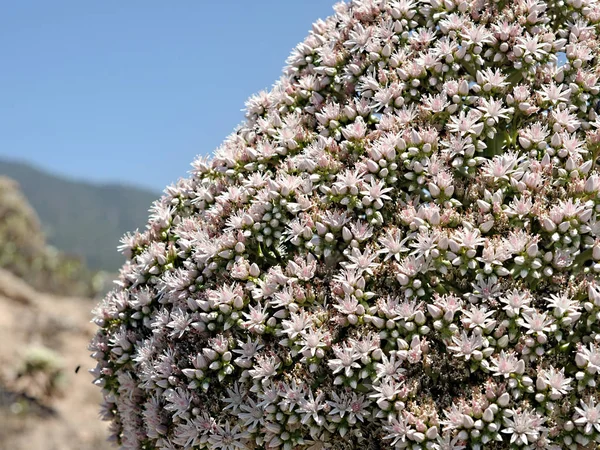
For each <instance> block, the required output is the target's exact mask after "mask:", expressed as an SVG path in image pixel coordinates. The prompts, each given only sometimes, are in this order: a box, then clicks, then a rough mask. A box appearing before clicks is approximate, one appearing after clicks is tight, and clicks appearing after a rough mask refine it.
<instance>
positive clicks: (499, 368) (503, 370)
mask: <svg viewBox="0 0 600 450" xmlns="http://www.w3.org/2000/svg"><path fill="white" fill-rule="evenodd" d="M491 364H492V366H491V370H492V371H493V372H494V375H495V376H504V378H508V377H509V376H510V375H511V374H513V373H517V374H523V372H524V371H525V361H523V360H522V359H518V358H517V356H516V353H515V352H508V353H506V352H504V350H502V351H500V355H498V356H497V357H495V358H491Z"/></svg>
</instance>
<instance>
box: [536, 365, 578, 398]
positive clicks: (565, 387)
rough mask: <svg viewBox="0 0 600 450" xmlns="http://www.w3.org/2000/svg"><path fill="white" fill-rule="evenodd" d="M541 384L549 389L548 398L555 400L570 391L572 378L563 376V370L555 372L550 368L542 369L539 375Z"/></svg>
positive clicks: (553, 368)
mask: <svg viewBox="0 0 600 450" xmlns="http://www.w3.org/2000/svg"><path fill="white" fill-rule="evenodd" d="M539 377H540V379H541V382H543V384H545V385H546V386H548V387H550V389H551V392H550V398H552V399H553V400H557V399H558V398H560V397H561V396H563V395H565V394H566V393H567V392H569V391H572V390H573V388H572V387H571V381H573V379H572V378H567V377H566V376H565V368H564V367H563V368H562V369H560V370H557V369H556V368H555V367H552V366H550V367H549V368H548V369H542V370H541V371H540V375H539Z"/></svg>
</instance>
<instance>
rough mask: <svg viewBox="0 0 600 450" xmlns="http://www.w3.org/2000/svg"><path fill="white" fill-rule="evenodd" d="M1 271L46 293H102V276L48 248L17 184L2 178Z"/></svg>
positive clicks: (33, 213)
mask: <svg viewBox="0 0 600 450" xmlns="http://www.w3.org/2000/svg"><path fill="white" fill-rule="evenodd" d="M0 268H3V269H6V270H8V271H9V272H12V273H13V274H15V275H17V276H18V277H20V278H22V279H23V280H25V281H26V282H27V283H29V284H30V285H31V286H33V287H34V288H36V289H37V290H40V291H43V292H51V293H55V294H63V295H81V296H93V295H94V294H96V293H97V291H98V290H99V289H102V286H101V275H96V274H95V273H93V272H92V271H90V270H89V269H88V268H87V267H86V266H85V263H84V262H83V261H82V259H81V258H78V257H75V256H71V255H66V254H64V253H62V252H59V251H58V250H56V249H55V248H54V247H51V246H48V245H47V244H46V240H45V238H44V234H43V232H42V228H41V225H40V222H39V220H38V217H37V215H36V213H35V211H34V210H33V209H32V208H31V206H30V205H29V203H28V202H27V199H26V198H25V197H24V196H23V194H22V193H21V192H20V191H19V189H18V184H17V183H16V182H15V181H14V180H11V179H9V178H5V177H2V176H0Z"/></svg>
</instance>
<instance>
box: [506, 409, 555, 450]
mask: <svg viewBox="0 0 600 450" xmlns="http://www.w3.org/2000/svg"><path fill="white" fill-rule="evenodd" d="M506 414H508V417H504V423H505V425H506V428H504V429H503V430H502V432H503V433H507V434H510V443H511V444H516V445H528V444H529V443H533V442H535V441H536V440H537V439H538V438H539V436H540V434H541V433H543V432H544V431H546V427H544V426H542V425H543V424H544V422H546V418H545V417H542V416H541V415H539V414H538V413H536V412H535V411H533V410H526V409H525V410H519V409H517V410H515V409H509V410H507V411H506Z"/></svg>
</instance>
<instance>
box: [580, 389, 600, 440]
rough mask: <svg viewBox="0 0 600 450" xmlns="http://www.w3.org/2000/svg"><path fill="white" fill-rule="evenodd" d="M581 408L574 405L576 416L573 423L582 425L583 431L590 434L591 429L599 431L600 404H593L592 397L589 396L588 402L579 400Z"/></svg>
mask: <svg viewBox="0 0 600 450" xmlns="http://www.w3.org/2000/svg"><path fill="white" fill-rule="evenodd" d="M580 403H581V408H578V407H575V412H576V414H577V416H576V417H577V418H576V419H575V421H574V422H575V424H576V425H579V426H582V427H584V429H583V432H584V433H585V434H590V433H591V432H592V430H594V428H595V431H596V432H597V433H600V404H597V405H596V404H595V401H594V398H593V397H590V399H589V403H585V402H584V401H583V400H580Z"/></svg>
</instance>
